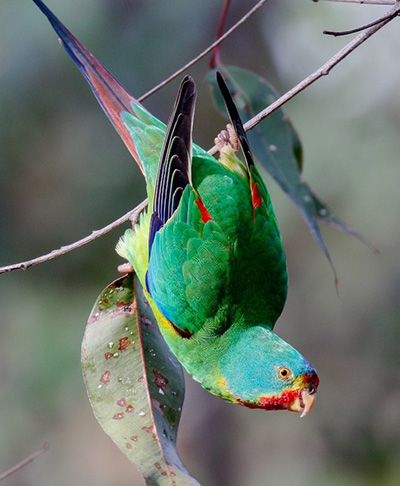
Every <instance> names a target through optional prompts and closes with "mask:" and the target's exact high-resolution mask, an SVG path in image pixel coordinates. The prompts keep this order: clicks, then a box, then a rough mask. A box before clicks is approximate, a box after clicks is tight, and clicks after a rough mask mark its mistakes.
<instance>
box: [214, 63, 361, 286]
mask: <svg viewBox="0 0 400 486" xmlns="http://www.w3.org/2000/svg"><path fill="white" fill-rule="evenodd" d="M217 70H218V71H219V72H221V74H222V75H223V76H224V79H225V81H226V83H227V85H228V87H229V89H230V91H231V93H232V96H233V99H234V101H235V103H236V106H237V108H238V111H239V114H240V116H241V118H242V121H243V123H245V122H246V121H248V120H250V119H251V118H252V117H254V116H255V115H256V114H257V113H259V112H260V111H262V110H263V109H264V108H266V107H267V106H269V105H270V104H271V103H272V102H274V101H275V100H276V99H277V98H278V95H277V93H276V91H275V90H274V89H273V88H272V87H271V85H270V84H269V83H268V82H267V81H266V80H265V79H264V78H262V77H261V76H259V75H258V74H256V73H254V72H252V71H248V70H246V69H242V68H239V67H236V66H223V65H220V66H218V68H217V69H214V70H212V71H210V72H209V73H208V74H207V80H208V82H209V83H210V85H211V88H212V92H213V96H214V100H215V102H216V105H217V108H218V110H219V111H220V112H221V113H222V114H223V115H224V116H225V117H226V110H225V106H224V103H223V100H222V96H221V95H220V93H219V89H218V86H217V82H216V77H215V73H216V71H217ZM247 137H248V139H249V143H250V147H251V150H252V152H253V155H254V156H255V158H256V159H257V161H258V163H259V165H261V166H262V167H264V168H265V169H266V170H267V171H268V172H269V174H270V175H271V176H272V177H273V178H274V179H275V180H276V182H277V183H278V184H279V185H280V187H281V188H282V189H283V190H284V191H285V192H286V193H287V194H288V196H289V197H290V198H291V199H292V201H293V202H294V204H295V205H296V206H297V207H298V209H299V210H300V212H301V214H302V216H303V218H304V220H305V221H306V223H307V225H308V227H309V229H310V231H311V233H312V234H313V236H314V238H315V239H316V241H317V243H318V244H319V246H320V247H321V248H322V250H323V252H324V253H325V255H326V256H327V258H328V260H329V262H330V263H331V265H332V261H331V257H330V255H329V252H328V249H327V247H326V245H325V242H324V240H323V238H322V235H321V231H320V228H319V224H318V223H319V220H321V221H323V222H324V223H326V224H328V225H330V226H332V227H333V228H335V229H337V230H339V231H342V232H343V233H347V234H350V235H352V236H355V237H357V238H359V239H361V240H362V241H363V242H365V243H367V242H366V241H365V239H364V238H363V237H362V236H361V235H360V234H358V233H357V232H356V231H354V230H353V229H351V228H349V227H348V226H346V225H345V224H344V223H342V222H341V221H339V220H338V219H337V218H336V217H335V216H334V215H333V214H332V213H331V212H330V210H329V209H328V208H327V206H326V205H325V204H324V203H323V202H322V201H320V200H319V199H318V198H317V197H316V196H315V195H314V193H313V192H312V191H311V189H310V188H309V186H308V185H307V184H306V183H305V182H304V181H303V180H302V178H301V170H302V166H303V153H302V147H301V142H300V139H299V137H298V135H297V133H296V131H295V130H294V128H293V126H292V124H291V122H290V120H289V118H288V116H287V115H286V114H285V112H284V110H283V109H282V108H279V109H278V110H276V111H275V112H273V113H272V114H271V115H270V116H268V117H267V118H266V119H265V120H263V121H262V122H261V123H259V124H258V125H257V126H256V127H254V128H253V129H252V130H250V131H248V132H247ZM367 244H368V243H367ZM332 268H333V265H332ZM335 278H336V274H335Z"/></svg>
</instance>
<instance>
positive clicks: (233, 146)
mask: <svg viewBox="0 0 400 486" xmlns="http://www.w3.org/2000/svg"><path fill="white" fill-rule="evenodd" d="M214 143H215V145H216V146H217V148H218V151H219V152H220V153H223V152H228V151H230V150H233V151H234V152H235V153H236V152H237V151H238V150H239V147H240V145H239V139H238V137H237V134H236V131H235V129H234V128H233V126H232V125H231V124H230V123H228V125H226V130H222V131H221V132H220V133H219V134H218V136H217V137H216V138H215V139H214Z"/></svg>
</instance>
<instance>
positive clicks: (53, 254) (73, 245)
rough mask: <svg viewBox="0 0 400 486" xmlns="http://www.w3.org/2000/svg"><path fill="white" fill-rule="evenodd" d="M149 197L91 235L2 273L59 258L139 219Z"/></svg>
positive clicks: (6, 267) (2, 268)
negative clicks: (123, 224)
mask: <svg viewBox="0 0 400 486" xmlns="http://www.w3.org/2000/svg"><path fill="white" fill-rule="evenodd" d="M147 202H148V201H147V199H145V200H144V201H142V202H141V203H140V204H139V205H138V206H136V208H134V209H132V210H131V211H129V212H128V213H126V214H125V215H124V216H121V217H120V218H118V219H117V220H116V221H114V222H112V223H110V224H109V225H107V226H105V227H104V228H102V229H99V230H95V231H92V233H91V234H90V235H89V236H86V237H85V238H82V239H81V240H78V241H76V242H75V243H71V244H70V245H66V246H62V247H61V248H59V249H58V250H53V251H51V252H50V253H47V254H46V255H42V256H40V257H37V258H33V259H32V260H27V261H25V262H21V263H15V264H14V265H7V266H5V267H1V268H0V274H2V273H6V272H12V271H13V270H27V269H28V268H29V267H32V266H33V265H38V264H39V263H43V262H47V261H48V260H53V258H57V257H59V256H61V255H65V253H69V252H70V251H73V250H76V249H77V248H79V247H81V246H84V245H86V244H87V243H90V242H91V241H93V240H95V239H96V238H100V236H103V235H105V234H106V233H108V232H110V231H111V230H113V229H114V228H117V227H118V226H120V225H121V224H122V223H125V222H126V221H128V220H131V221H132V222H133V223H134V222H136V221H137V218H138V216H139V214H140V213H141V212H142V211H143V209H144V208H145V207H146V206H147Z"/></svg>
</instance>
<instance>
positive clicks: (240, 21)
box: [138, 0, 268, 102]
mask: <svg viewBox="0 0 400 486" xmlns="http://www.w3.org/2000/svg"><path fill="white" fill-rule="evenodd" d="M267 1H268V0H260V1H259V2H258V3H257V4H256V5H254V7H253V8H252V9H251V10H249V11H248V12H247V14H246V15H244V16H243V17H242V18H241V19H240V20H239V21H238V22H236V24H235V25H234V26H233V27H231V28H230V29H229V30H228V31H226V32H225V34H224V35H222V36H221V37H220V38H219V39H217V40H216V41H215V42H213V43H212V44H211V45H210V46H208V47H207V49H205V50H204V51H203V52H202V53H201V54H199V55H198V56H197V57H195V58H194V59H192V60H191V61H190V62H188V63H187V64H185V65H184V66H182V67H181V68H180V69H178V71H176V72H175V73H174V74H172V75H171V76H170V77H169V78H167V79H165V80H164V81H162V82H161V83H160V84H158V85H157V86H155V87H154V88H152V89H151V90H150V91H148V92H147V93H145V94H144V95H142V96H141V97H140V98H138V101H140V102H142V101H143V100H145V99H146V98H148V97H149V96H150V95H152V94H154V93H155V92H156V91H158V90H159V89H161V88H163V87H164V86H165V85H167V84H168V83H170V82H171V81H173V80H174V79H175V78H177V77H178V76H180V75H181V74H182V73H183V72H185V71H186V70H187V69H189V68H190V67H191V66H193V64H196V63H197V62H198V61H200V59H203V57H205V56H206V55H207V54H208V53H209V52H211V51H212V50H213V49H214V48H215V47H216V46H218V45H219V44H221V42H223V41H224V40H225V39H226V38H227V37H229V36H230V35H231V34H232V33H233V32H234V31H235V30H236V29H237V28H238V27H240V26H241V25H242V24H243V23H244V22H246V20H247V19H248V18H249V17H250V16H251V15H253V14H254V13H255V12H257V10H258V9H259V8H261V7H262V6H263V5H264V3H266V2H267Z"/></svg>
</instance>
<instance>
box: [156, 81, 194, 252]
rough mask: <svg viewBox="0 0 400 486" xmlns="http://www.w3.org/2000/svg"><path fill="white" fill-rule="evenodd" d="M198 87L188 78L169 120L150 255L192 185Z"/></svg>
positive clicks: (158, 181) (158, 174)
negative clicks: (158, 236)
mask: <svg viewBox="0 0 400 486" xmlns="http://www.w3.org/2000/svg"><path fill="white" fill-rule="evenodd" d="M196 96H197V93H196V86H195V84H194V81H193V79H192V78H191V77H190V76H186V77H185V78H184V79H183V81H182V83H181V86H180V89H179V92H178V95H177V98H176V101H175V105H174V107H173V109H172V113H171V116H170V119H169V123H168V127H167V132H166V135H165V140H164V145H163V148H162V151H161V159H160V165H159V168H158V173H157V181H156V187H155V191H154V199H153V214H152V216H151V222H150V234H149V252H151V247H152V244H153V241H154V237H155V235H156V233H157V232H158V231H160V229H161V228H162V227H163V226H164V224H165V223H166V222H167V221H168V219H169V218H170V217H171V216H172V214H173V213H174V212H175V211H176V209H177V207H178V205H179V202H180V200H181V198H182V194H183V191H184V190H185V187H186V186H187V185H188V184H190V183H191V175H190V173H191V163H192V129H193V117H194V108H195V103H196Z"/></svg>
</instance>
